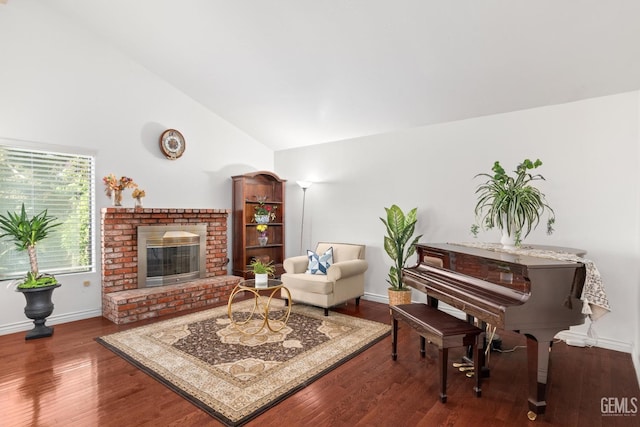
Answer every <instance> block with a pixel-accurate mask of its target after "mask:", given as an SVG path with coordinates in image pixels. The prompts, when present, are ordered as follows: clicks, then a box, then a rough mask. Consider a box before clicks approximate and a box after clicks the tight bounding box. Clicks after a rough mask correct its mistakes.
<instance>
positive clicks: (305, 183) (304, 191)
mask: <svg viewBox="0 0 640 427" xmlns="http://www.w3.org/2000/svg"><path fill="white" fill-rule="evenodd" d="M311 184H313V182H311V181H298V185H299V186H300V188H302V219H301V220H300V253H302V237H303V236H304V202H305V198H306V196H307V188H309V187H311Z"/></svg>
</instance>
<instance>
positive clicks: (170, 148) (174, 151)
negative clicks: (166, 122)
mask: <svg viewBox="0 0 640 427" xmlns="http://www.w3.org/2000/svg"><path fill="white" fill-rule="evenodd" d="M184 149H185V142H184V136H182V134H181V133H180V132H178V131H177V130H175V129H167V130H165V131H164V132H162V135H161V136H160V150H161V151H162V154H164V155H165V156H166V157H167V159H170V160H175V159H177V158H179V157H180V156H182V153H184Z"/></svg>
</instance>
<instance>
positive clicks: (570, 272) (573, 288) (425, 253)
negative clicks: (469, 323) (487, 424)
mask: <svg viewBox="0 0 640 427" xmlns="http://www.w3.org/2000/svg"><path fill="white" fill-rule="evenodd" d="M538 248H544V249H547V250H554V249H558V250H559V251H562V252H570V253H575V254H577V255H580V256H582V255H583V254H584V251H581V250H578V249H570V248H554V247H548V246H547V247H538ZM416 253H417V256H418V258H417V263H416V265H415V266H413V267H408V268H404V269H403V271H402V277H403V282H404V283H405V284H407V285H408V286H410V287H412V288H415V289H417V290H418V291H421V292H424V293H426V294H427V298H428V301H429V303H430V304H431V305H434V306H437V302H438V301H443V302H445V303H447V304H449V305H451V306H453V307H455V308H457V309H459V310H461V311H463V312H465V313H467V315H468V316H472V317H475V318H476V319H478V320H480V321H483V322H486V323H487V324H489V325H492V326H495V327H497V328H498V329H504V330H513V331H517V332H519V333H521V334H523V335H525V336H526V340H527V372H528V381H529V385H528V390H529V412H528V414H527V415H528V417H529V419H531V420H535V419H536V417H537V416H538V415H539V414H544V412H545V408H546V405H547V403H546V401H545V397H546V384H547V376H548V375H547V374H548V372H547V371H548V366H549V355H550V350H551V343H552V341H553V338H554V336H555V335H556V334H557V333H558V332H560V331H562V330H566V329H568V328H569V327H570V326H573V325H579V324H582V323H584V321H585V315H584V314H582V312H581V309H582V302H581V301H580V300H579V299H580V295H581V292H582V286H583V284H584V277H585V266H584V264H582V263H579V262H573V261H558V260H554V259H545V258H538V257H533V256H526V255H525V256H523V255H518V254H513V253H503V252H496V251H493V250H488V249H484V248H478V247H469V246H463V245H456V244H448V243H438V244H418V245H416ZM479 363H483V361H479Z"/></svg>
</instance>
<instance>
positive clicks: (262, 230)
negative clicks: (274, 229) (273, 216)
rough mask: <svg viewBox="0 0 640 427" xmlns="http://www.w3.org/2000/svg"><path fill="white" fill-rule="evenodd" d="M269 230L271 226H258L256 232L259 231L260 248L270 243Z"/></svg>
mask: <svg viewBox="0 0 640 427" xmlns="http://www.w3.org/2000/svg"><path fill="white" fill-rule="evenodd" d="M267 228H269V226H268V225H267V224H258V225H257V226H256V230H258V233H259V234H258V243H259V244H260V246H267V242H268V241H269V236H267Z"/></svg>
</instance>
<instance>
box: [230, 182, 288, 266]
mask: <svg viewBox="0 0 640 427" xmlns="http://www.w3.org/2000/svg"><path fill="white" fill-rule="evenodd" d="M232 179H233V274H234V275H235V276H240V277H244V278H245V279H252V278H253V273H252V272H251V268H250V267H249V264H250V263H251V261H252V260H253V259H256V258H257V259H260V260H262V261H263V262H273V265H274V266H275V268H276V273H275V275H276V277H279V276H280V275H281V274H282V273H284V269H283V268H282V263H283V261H284V241H285V240H284V231H285V227H284V222H285V221H284V220H285V215H286V211H285V203H284V185H285V182H286V180H284V179H280V178H279V177H278V175H276V174H275V173H273V172H267V171H260V172H253V173H248V174H245V175H237V176H234V177H232ZM261 201H262V203H263V204H264V206H265V207H267V208H268V209H270V212H272V213H273V215H270V218H269V222H268V223H266V224H265V225H266V226H267V230H266V231H265V232H263V233H260V232H259V231H258V225H259V224H258V222H256V219H255V214H256V208H257V207H258V206H259V205H260V202H261ZM261 234H265V235H266V237H267V243H266V244H264V243H262V244H261V243H260V241H259V239H258V237H259V236H260V235H261Z"/></svg>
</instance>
